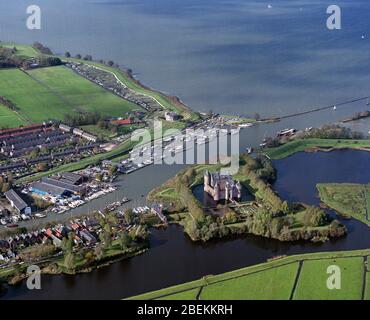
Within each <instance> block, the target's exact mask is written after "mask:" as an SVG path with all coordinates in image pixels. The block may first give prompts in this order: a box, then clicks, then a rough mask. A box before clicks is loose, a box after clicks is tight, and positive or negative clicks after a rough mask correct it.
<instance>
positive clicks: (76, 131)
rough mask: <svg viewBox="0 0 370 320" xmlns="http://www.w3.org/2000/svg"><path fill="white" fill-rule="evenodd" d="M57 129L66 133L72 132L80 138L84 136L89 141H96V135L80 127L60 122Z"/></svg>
mask: <svg viewBox="0 0 370 320" xmlns="http://www.w3.org/2000/svg"><path fill="white" fill-rule="evenodd" d="M59 129H60V130H62V131H64V132H67V133H73V134H74V135H76V136H79V137H81V138H84V139H86V140H88V141H91V142H97V141H98V137H96V136H94V135H92V134H90V133H87V132H85V131H83V130H81V129H78V128H72V127H70V126H68V125H66V124H63V123H62V124H60V125H59Z"/></svg>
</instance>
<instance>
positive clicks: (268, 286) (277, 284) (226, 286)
mask: <svg viewBox="0 0 370 320" xmlns="http://www.w3.org/2000/svg"><path fill="white" fill-rule="evenodd" d="M297 270H298V263H297V262H295V263H291V264H287V265H284V266H280V267H276V268H272V269H269V270H266V271H264V272H256V273H252V274H250V275H247V276H244V277H243V276H242V277H239V278H235V279H230V280H228V281H219V282H217V283H215V284H210V285H208V286H206V287H204V288H203V290H202V293H201V299H202V300H216V299H220V300H223V299H233V300H251V299H253V300H265V299H273V300H276V299H284V300H286V299H289V297H290V293H291V291H292V289H293V285H294V280H295V276H296V273H297ZM281 279H284V281H281ZM262 283H263V286H262V285H261V284H262Z"/></svg>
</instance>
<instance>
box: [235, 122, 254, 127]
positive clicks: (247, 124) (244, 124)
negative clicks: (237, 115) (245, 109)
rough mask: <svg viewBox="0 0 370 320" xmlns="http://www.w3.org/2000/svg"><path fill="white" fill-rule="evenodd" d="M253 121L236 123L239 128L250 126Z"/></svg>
mask: <svg viewBox="0 0 370 320" xmlns="http://www.w3.org/2000/svg"><path fill="white" fill-rule="evenodd" d="M252 126H253V123H250V122H247V123H241V124H239V125H238V127H239V128H249V127H252Z"/></svg>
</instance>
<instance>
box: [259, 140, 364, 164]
mask: <svg viewBox="0 0 370 320" xmlns="http://www.w3.org/2000/svg"><path fill="white" fill-rule="evenodd" d="M315 148H322V149H328V150H330V149H348V148H349V149H361V148H370V140H350V139H348V140H346V139H341V140H338V139H299V140H293V141H290V142H287V143H285V144H283V145H281V146H279V147H276V148H267V149H266V150H265V151H264V152H265V154H266V155H268V156H269V157H270V158H271V159H273V160H279V159H283V158H286V157H289V156H291V155H293V154H295V153H297V152H302V151H306V150H310V149H315Z"/></svg>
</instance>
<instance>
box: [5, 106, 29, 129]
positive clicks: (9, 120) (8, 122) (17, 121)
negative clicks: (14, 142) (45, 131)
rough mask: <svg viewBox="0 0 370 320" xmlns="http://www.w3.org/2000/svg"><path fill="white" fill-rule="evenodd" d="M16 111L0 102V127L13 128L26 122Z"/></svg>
mask: <svg viewBox="0 0 370 320" xmlns="http://www.w3.org/2000/svg"><path fill="white" fill-rule="evenodd" d="M26 123H27V122H26V121H24V120H23V119H22V118H21V117H20V116H19V115H18V114H17V113H16V112H14V111H12V110H10V109H9V108H7V107H6V106H4V105H2V104H0V128H13V127H19V126H21V125H24V124H26Z"/></svg>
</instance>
